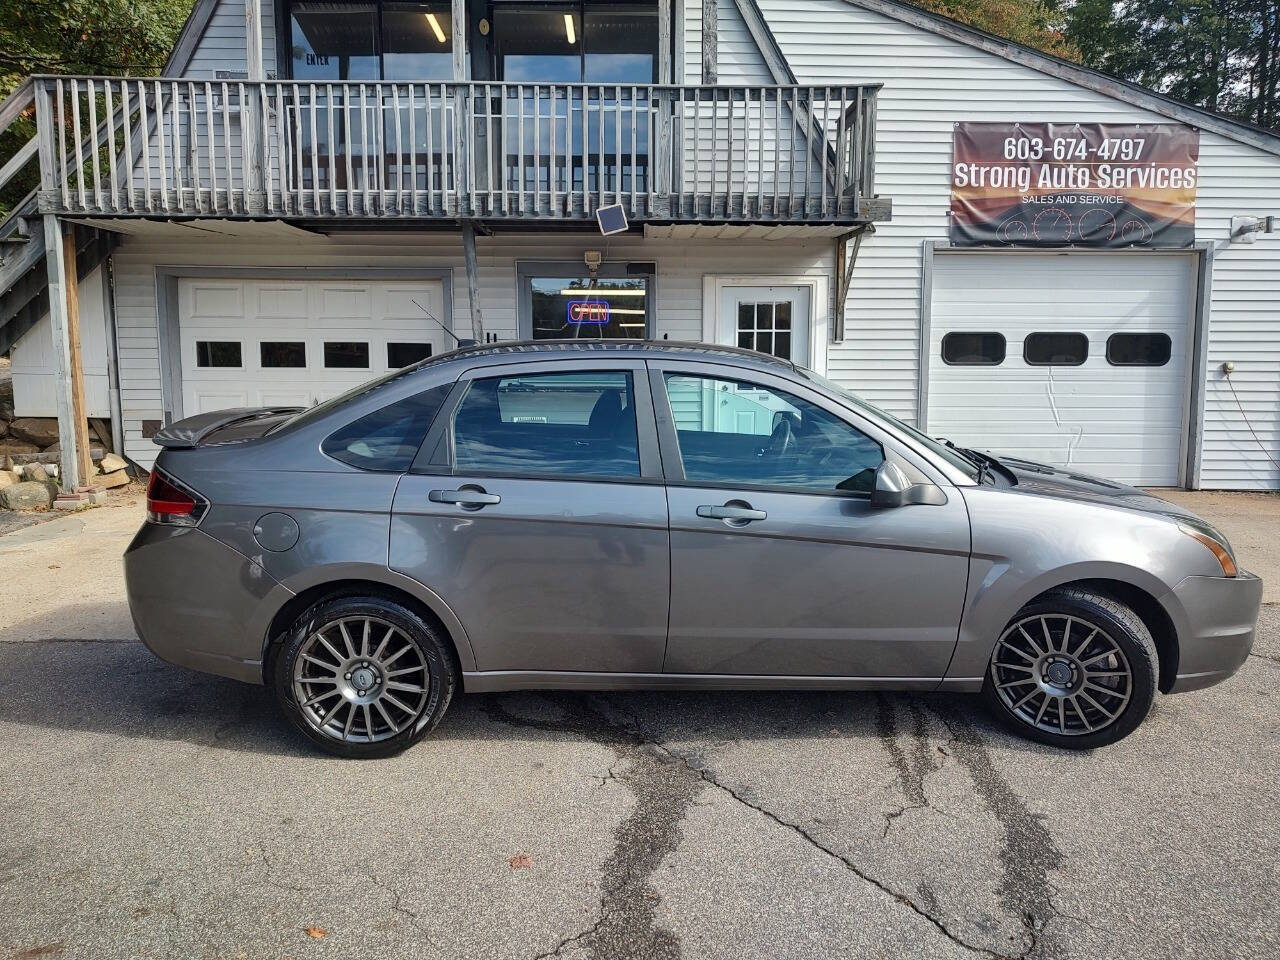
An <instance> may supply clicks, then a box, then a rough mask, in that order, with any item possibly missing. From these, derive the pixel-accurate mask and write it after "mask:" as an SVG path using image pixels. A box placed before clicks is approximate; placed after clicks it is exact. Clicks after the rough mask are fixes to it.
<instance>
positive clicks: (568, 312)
mask: <svg viewBox="0 0 1280 960" xmlns="http://www.w3.org/2000/svg"><path fill="white" fill-rule="evenodd" d="M565 319H566V320H568V321H569V323H570V324H571V325H572V326H575V327H577V326H586V325H591V326H600V327H602V326H604V325H605V324H607V323H608V322H609V301H608V300H570V301H569V305H568V306H567V307H565Z"/></svg>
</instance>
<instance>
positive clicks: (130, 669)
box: [0, 640, 1045, 756]
mask: <svg viewBox="0 0 1280 960" xmlns="http://www.w3.org/2000/svg"><path fill="white" fill-rule="evenodd" d="M887 708H888V712H890V713H898V712H901V711H904V710H908V709H919V708H923V709H924V710H925V711H927V712H928V713H929V714H932V715H934V716H936V717H939V718H940V719H941V720H943V721H944V722H945V721H946V720H947V718H948V717H954V718H955V719H957V720H959V721H960V722H962V723H963V724H965V725H966V726H968V727H969V728H970V729H971V730H973V731H974V732H975V733H977V734H978V735H979V736H980V737H981V738H982V739H984V740H990V739H998V740H999V741H1000V742H1001V745H1002V746H1006V747H1015V748H1024V749H1028V750H1036V751H1042V750H1044V749H1045V748H1043V747H1038V746H1036V745H1034V744H1031V743H1028V742H1025V741H1021V740H1018V739H1016V738H1013V737H1009V736H1008V735H1006V734H1004V733H1003V732H1002V731H1001V730H999V728H998V727H996V726H995V724H994V723H993V722H992V721H991V720H990V718H989V717H988V715H987V714H986V712H985V711H984V709H983V707H982V704H981V703H980V701H979V700H978V698H977V697H972V696H964V695H956V694H911V693H856V692H848V693H843V692H828V691H813V692H787V691H780V692H768V691H751V692H727V691H716V692H707V693H670V692H654V693H649V692H629V693H613V692H610V693H562V692H545V693H544V692H536V693H535V692H527V693H507V694H476V695H472V696H459V697H456V698H455V700H454V702H453V705H452V706H451V707H450V710H449V712H448V714H447V715H446V716H445V718H444V720H443V721H442V723H441V725H440V728H439V729H438V730H437V731H436V732H435V734H434V735H433V736H435V737H438V738H441V739H447V740H452V741H504V740H511V741H515V740H522V741H528V740H556V739H565V738H570V739H575V738H582V737H583V736H584V727H583V720H582V718H583V717H584V716H594V717H600V718H601V722H602V723H604V722H605V720H604V718H606V717H607V723H608V725H609V726H610V727H611V728H613V730H614V731H615V732H616V731H617V730H618V729H630V730H634V731H635V732H636V733H637V734H639V735H641V736H643V737H646V738H651V739H653V740H657V741H663V742H666V741H679V740H689V741H704V742H708V741H709V742H722V741H731V740H768V739H778V738H805V739H830V740H832V741H843V740H848V739H850V738H867V739H883V738H885V737H887V736H893V735H894V731H893V730H892V729H886V727H885V722H884V718H885V715H886V709H887ZM0 722H8V723H14V724H25V725H30V726H37V727H43V728H46V729H48V730H51V731H76V730H79V731H87V732H95V733H105V734H111V735H113V736H124V737H129V738H136V739H149V740H156V741H172V742H187V743H192V744H196V745H200V746H216V747H222V748H225V749H229V750H243V751H248V752H253V753H262V754H279V755H285V756H299V755H314V754H315V751H314V750H313V749H312V748H311V746H310V745H309V744H307V743H306V741H305V740H303V738H302V737H301V736H299V735H298V734H297V733H296V732H295V731H294V730H293V729H292V728H291V727H290V726H289V724H288V722H287V721H286V720H285V718H284V717H283V716H282V715H281V714H280V713H279V711H278V710H277V708H276V706H275V704H274V702H273V700H272V697H271V695H270V693H269V691H267V690H266V689H265V688H264V687H259V686H254V685H252V684H245V683H240V682H237V681H234V680H228V679H225V678H222V677H216V676H210V675H205V674H200V673H196V672H194V671H190V670H186V669H184V668H181V667H175V666H172V665H170V664H167V663H165V662H163V661H161V660H158V659H157V658H156V657H155V656H153V655H152V654H151V653H150V652H149V651H148V650H147V649H146V648H145V647H143V646H142V644H141V643H139V642H137V641H135V640H97V641H91V640H44V641H29V642H13V643H9V642H6V643H0ZM585 732H586V733H588V734H589V733H590V731H585ZM601 732H604V731H603V730H602V731H601Z"/></svg>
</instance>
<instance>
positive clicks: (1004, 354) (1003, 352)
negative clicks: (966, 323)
mask: <svg viewBox="0 0 1280 960" xmlns="http://www.w3.org/2000/svg"><path fill="white" fill-rule="evenodd" d="M952 337H999V338H1000V359H999V360H948V359H947V341H948V340H950V339H951V338H952ZM940 354H941V357H942V362H943V363H945V364H946V365H947V366H948V367H998V366H1000V365H1001V364H1002V363H1004V362H1005V360H1007V359H1008V357H1009V338H1008V337H1006V336H1005V335H1004V334H1003V333H1000V332H998V331H995V330H952V331H951V332H950V333H946V334H944V335H943V337H942V345H941V347H940Z"/></svg>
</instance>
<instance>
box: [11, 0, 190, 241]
mask: <svg viewBox="0 0 1280 960" xmlns="http://www.w3.org/2000/svg"><path fill="white" fill-rule="evenodd" d="M191 3H192V0H0V99H3V98H4V97H7V96H8V95H9V94H10V93H11V92H13V90H15V89H16V88H17V87H18V86H20V85H21V84H22V82H23V81H24V80H25V79H26V78H27V77H28V76H30V75H31V74H35V73H72V74H76V73H81V74H93V75H99V76H102V75H108V76H118V75H130V76H149V75H152V74H156V73H159V72H160V69H161V68H162V67H163V66H164V62H165V60H166V59H167V58H168V56H169V51H170V50H171V49H172V48H173V44H174V42H175V41H176V40H177V38H178V33H179V31H181V29H182V24H183V22H184V21H185V20H186V18H187V14H188V12H190V9H191ZM34 134H35V118H34V116H25V117H23V118H22V119H20V120H18V121H17V122H16V123H15V124H14V125H13V126H12V127H10V128H9V130H8V131H7V132H6V133H4V134H3V135H0V163H3V162H4V161H5V160H8V159H9V157H11V156H12V155H13V154H14V152H15V151H17V150H18V149H19V148H20V147H21V146H22V144H24V143H26V142H27V141H28V140H30V139H31V137H32V136H33V135H34ZM31 166H32V167H34V163H33V164H32V165H31ZM35 181H36V176H35V173H34V171H33V170H28V171H25V172H24V175H21V176H18V177H16V178H15V179H14V180H13V181H11V182H10V183H9V185H8V186H7V187H6V188H5V189H4V191H3V193H2V194H0V217H3V215H4V214H5V213H7V212H8V210H9V209H10V208H11V206H12V204H13V203H15V202H17V201H18V200H20V199H21V198H22V197H23V196H25V195H26V193H27V192H28V191H29V190H30V189H31V188H32V187H33V186H34V185H35Z"/></svg>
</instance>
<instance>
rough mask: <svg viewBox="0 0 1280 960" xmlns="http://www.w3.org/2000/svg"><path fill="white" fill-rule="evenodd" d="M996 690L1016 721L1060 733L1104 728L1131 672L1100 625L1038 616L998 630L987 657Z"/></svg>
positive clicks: (1117, 710)
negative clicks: (1000, 634) (999, 635)
mask: <svg viewBox="0 0 1280 960" xmlns="http://www.w3.org/2000/svg"><path fill="white" fill-rule="evenodd" d="M991 681H992V683H993V684H994V686H995V691H996V694H997V695H998V696H999V698H1000V700H1001V702H1002V703H1003V704H1004V706H1005V707H1006V708H1007V709H1008V711H1009V712H1010V713H1011V714H1012V715H1013V716H1015V717H1017V718H1018V720H1020V721H1022V722H1023V723H1026V724H1028V725H1029V726H1032V727H1035V728H1036V729H1038V730H1043V731H1045V732H1046V733H1052V734H1057V735H1060V736H1082V735H1085V734H1090V733H1096V732H1098V731H1100V730H1103V729H1105V728H1107V727H1109V726H1110V725H1111V724H1112V723H1114V722H1115V721H1116V720H1117V719H1119V717H1120V715H1121V714H1122V713H1124V709H1125V707H1126V706H1128V704H1129V700H1130V698H1131V697H1132V696H1133V686H1134V680H1133V671H1132V668H1131V667H1130V665H1129V661H1128V659H1127V658H1126V657H1125V655H1124V651H1123V650H1121V649H1120V645H1119V644H1117V643H1116V641H1115V640H1114V639H1113V638H1112V637H1111V635H1110V634H1109V633H1107V631H1106V630H1104V629H1102V628H1101V627H1099V626H1095V625H1094V624H1092V623H1089V622H1088V621H1086V620H1082V619H1081V618H1080V617H1076V616H1071V615H1068V614H1037V615H1035V616H1031V617H1027V618H1025V619H1022V620H1019V621H1016V622H1015V623H1013V624H1012V625H1010V626H1009V628H1008V629H1007V630H1005V632H1004V635H1003V636H1002V637H1001V638H1000V642H999V643H997V644H996V650H995V653H994V654H993V655H992V657H991Z"/></svg>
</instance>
